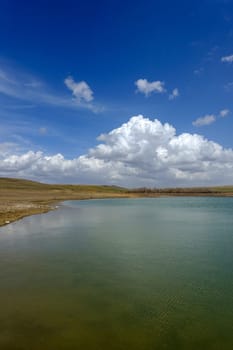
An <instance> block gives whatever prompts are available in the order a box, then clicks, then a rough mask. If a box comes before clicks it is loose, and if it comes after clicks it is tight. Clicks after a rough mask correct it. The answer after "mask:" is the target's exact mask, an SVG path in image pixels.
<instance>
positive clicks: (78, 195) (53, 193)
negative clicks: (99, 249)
mask: <svg viewBox="0 0 233 350" xmlns="http://www.w3.org/2000/svg"><path fill="white" fill-rule="evenodd" d="M161 197H233V186H220V187H216V186H215V187H193V188H162V189H156V188H155V189H150V188H146V187H142V188H134V189H128V188H124V187H118V186H108V185H64V184H44V183H40V182H36V181H31V180H25V179H14V178H1V177H0V227H1V226H4V225H7V224H9V223H12V222H15V221H17V220H20V219H22V218H24V217H26V216H30V215H35V214H43V213H47V212H49V211H51V210H54V209H56V206H57V205H58V204H59V203H61V202H63V201H66V200H91V199H110V198H112V199H114V198H161Z"/></svg>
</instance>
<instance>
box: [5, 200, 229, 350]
mask: <svg viewBox="0 0 233 350" xmlns="http://www.w3.org/2000/svg"><path fill="white" fill-rule="evenodd" d="M232 253H233V198H160V199H124V200H123V199H116V200H93V201H76V202H75V201H73V202H66V203H64V206H62V207H61V208H59V209H58V210H57V211H54V212H50V213H48V214H45V215H36V216H33V217H28V218H25V219H23V220H21V221H19V222H17V223H13V224H10V225H8V226H6V227H3V228H1V229H0V350H34V349H35V350H37V349H40V350H48V349H49V350H76V349H80V350H89V349H93V350H96V349H98V350H105V349H106V350H111V349H114V350H126V349H127V350H128V349H133V350H156V349H159V350H160V349H173V350H176V349H185V350H186V349H195V350H202V349H203V350H204V349H205V350H208V349H216V350H219V349H221V350H222V349H223V350H225V349H231V350H232V349H233V254H232Z"/></svg>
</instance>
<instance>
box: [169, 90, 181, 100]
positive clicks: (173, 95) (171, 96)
mask: <svg viewBox="0 0 233 350" xmlns="http://www.w3.org/2000/svg"><path fill="white" fill-rule="evenodd" d="M178 96H180V93H179V90H178V88H175V89H173V90H172V92H171V94H170V95H169V97H168V98H169V100H174V99H175V98H177V97H178Z"/></svg>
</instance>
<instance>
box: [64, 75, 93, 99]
mask: <svg viewBox="0 0 233 350" xmlns="http://www.w3.org/2000/svg"><path fill="white" fill-rule="evenodd" d="M64 83H65V85H66V86H67V88H68V89H69V90H71V91H72V94H73V96H74V97H75V99H76V100H77V101H78V102H82V101H85V102H90V101H92V100H93V98H94V97H93V91H92V90H91V88H90V86H89V85H88V84H87V83H86V82H85V81H79V82H77V83H76V82H75V81H74V79H73V78H72V77H71V76H69V77H67V78H66V79H65V80H64Z"/></svg>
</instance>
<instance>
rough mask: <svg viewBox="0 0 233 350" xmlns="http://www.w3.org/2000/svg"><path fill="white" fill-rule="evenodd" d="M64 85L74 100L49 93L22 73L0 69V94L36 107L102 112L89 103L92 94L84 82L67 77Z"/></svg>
mask: <svg viewBox="0 0 233 350" xmlns="http://www.w3.org/2000/svg"><path fill="white" fill-rule="evenodd" d="M65 85H66V86H67V87H68V88H69V89H70V90H71V91H72V94H73V96H74V97H75V98H71V97H68V96H66V95H65V94H58V93H56V92H53V91H51V89H50V88H48V86H47V85H46V84H45V83H42V82H41V81H40V80H39V79H36V78H35V77H31V76H28V75H27V74H26V73H24V72H18V71H16V70H9V69H3V68H0V94H3V95H5V96H8V97H11V98H14V99H16V100H21V101H24V102H29V103H30V104H36V105H38V104H46V105H51V106H54V107H56V106H57V107H64V108H72V109H80V108H81V109H89V110H91V111H92V112H94V113H98V112H100V111H103V107H102V106H99V105H97V104H92V103H90V101H92V100H93V92H92V90H91V89H90V88H89V86H88V85H87V84H86V83H85V82H84V81H82V82H79V83H76V82H75V81H74V80H73V79H72V78H71V77H68V78H66V79H65Z"/></svg>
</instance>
